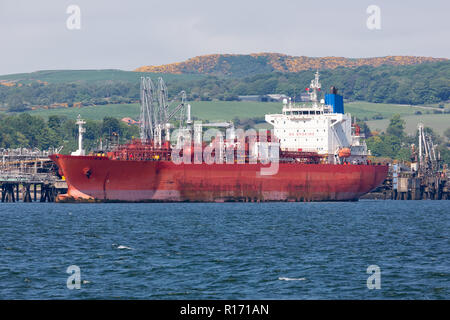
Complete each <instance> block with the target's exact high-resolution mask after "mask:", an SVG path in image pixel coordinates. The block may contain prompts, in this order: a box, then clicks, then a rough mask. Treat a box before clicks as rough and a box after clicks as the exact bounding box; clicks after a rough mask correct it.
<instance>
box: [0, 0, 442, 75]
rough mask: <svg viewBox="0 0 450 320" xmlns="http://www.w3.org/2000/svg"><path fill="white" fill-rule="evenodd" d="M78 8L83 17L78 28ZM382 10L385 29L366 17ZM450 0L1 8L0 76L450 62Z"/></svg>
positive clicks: (4, 2)
mask: <svg viewBox="0 0 450 320" xmlns="http://www.w3.org/2000/svg"><path fill="white" fill-rule="evenodd" d="M70 5H76V6H78V8H79V9H80V19H79V21H80V25H79V27H80V28H79V29H76V28H75V29H69V28H68V27H67V20H69V22H71V23H72V24H70V25H71V26H72V27H73V25H74V24H73V22H74V21H75V22H76V20H74V19H72V18H71V16H72V13H67V9H68V7H69V6H70ZM370 5H376V6H378V7H379V9H380V29H372V30H371V29H369V28H368V27H367V23H366V22H367V20H368V19H369V18H370V16H371V15H372V14H369V13H367V12H366V10H367V8H368V7H369V6H370ZM449 11H450V1H448V0H427V1H423V0H368V1H367V0H340V1H336V0H321V1H303V0H276V1H274V0H272V1H266V0H257V1H254V0H221V1H217V0H158V1H154V0H126V1H125V0H121V1H119V0H70V1H67V0H39V1H33V0H28V1H24V0H0V45H1V46H0V57H1V59H0V74H11V73H21V72H33V71H38V70H56V69H122V70H133V69H135V68H138V67H140V66H143V65H160V64H167V63H173V62H180V61H184V60H186V59H188V58H191V57H194V56H199V55H203V54H213V53H235V54H248V53H258V52H277V53H284V54H288V55H294V56H312V57H324V56H342V57H351V58H359V57H379V56H387V55H414V56H427V57H439V58H450V41H449V34H450V19H449V18H448V13H449Z"/></svg>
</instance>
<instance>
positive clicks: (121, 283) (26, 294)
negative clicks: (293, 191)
mask: <svg viewBox="0 0 450 320" xmlns="http://www.w3.org/2000/svg"><path fill="white" fill-rule="evenodd" d="M0 219H1V220H0V221H1V222H0V298H1V299H54V298H57V299H61V298H62V299H85V298H88V299H110V298H111V299H116V298H117V299H130V298H131V299H373V298H378V299H449V298H450V202H449V201H360V202H351V203H263V204H257V203H238V204H234V203H225V204H46V203H44V204H41V203H38V204H22V203H18V204H6V203H5V204H0ZM70 265H77V266H79V268H80V270H81V280H82V283H81V289H79V290H76V289H74V290H69V289H68V288H67V286H66V282H67V278H68V277H69V274H67V273H66V270H67V267H68V266H70ZM369 265H378V266H379V267H380V269H381V276H380V279H381V289H379V290H376V289H374V290H369V289H368V288H367V285H366V283H367V278H368V277H369V276H370V275H369V274H367V272H366V271H367V267H368V266H369Z"/></svg>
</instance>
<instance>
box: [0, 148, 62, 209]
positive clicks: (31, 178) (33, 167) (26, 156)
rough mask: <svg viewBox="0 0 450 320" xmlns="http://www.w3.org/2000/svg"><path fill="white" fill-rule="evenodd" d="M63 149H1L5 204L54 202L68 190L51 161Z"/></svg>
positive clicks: (2, 196) (1, 179) (0, 177)
mask: <svg viewBox="0 0 450 320" xmlns="http://www.w3.org/2000/svg"><path fill="white" fill-rule="evenodd" d="M61 149H62V148H51V149H49V150H46V151H42V150H38V149H26V148H18V149H0V159H1V160H0V161H1V162H0V187H1V202H17V201H20V200H22V201H23V202H32V201H39V202H54V201H55V198H56V196H57V195H58V193H62V192H65V191H66V190H67V184H66V182H65V181H64V180H63V179H61V178H60V177H58V175H57V174H56V172H57V168H56V166H55V165H54V164H53V162H52V161H51V160H50V158H49V156H50V155H51V154H53V153H59V152H60V151H61Z"/></svg>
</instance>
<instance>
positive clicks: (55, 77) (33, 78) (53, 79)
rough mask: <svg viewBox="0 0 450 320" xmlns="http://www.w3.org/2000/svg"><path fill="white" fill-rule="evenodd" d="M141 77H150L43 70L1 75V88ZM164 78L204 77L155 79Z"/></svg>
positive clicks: (104, 71)
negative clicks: (19, 84)
mask: <svg viewBox="0 0 450 320" xmlns="http://www.w3.org/2000/svg"><path fill="white" fill-rule="evenodd" d="M141 76H148V74H147V73H139V72H134V71H124V70H115V69H100V70H42V71H35V72H30V73H15V74H7V75H0V86H1V85H6V86H11V85H9V84H18V83H22V84H28V83H33V82H41V83H76V82H89V83H92V82H104V81H110V82H111V81H113V82H117V81H125V82H138V81H139V78H140V77H141ZM159 76H164V79H165V80H169V81H170V80H174V79H177V80H192V79H201V78H202V75H182V74H174V75H171V74H155V75H154V77H159Z"/></svg>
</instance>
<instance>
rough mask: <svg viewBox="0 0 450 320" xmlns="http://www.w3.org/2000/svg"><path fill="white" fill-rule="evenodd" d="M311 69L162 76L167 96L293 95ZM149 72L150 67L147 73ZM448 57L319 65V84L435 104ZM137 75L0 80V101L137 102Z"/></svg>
mask: <svg viewBox="0 0 450 320" xmlns="http://www.w3.org/2000/svg"><path fill="white" fill-rule="evenodd" d="M314 72H315V71H314V70H307V71H301V72H297V73H280V72H271V73H266V74H259V75H254V76H249V77H240V78H236V77H225V76H221V77H218V76H205V77H203V78H200V79H198V78H192V79H186V78H179V79H177V78H173V79H171V80H170V81H167V86H168V89H169V97H171V96H175V95H176V94H178V93H179V92H180V91H181V90H185V91H186V93H187V98H188V100H190V101H194V100H204V101H208V100H224V101H231V100H238V96H239V95H265V94H271V93H280V94H286V95H288V96H291V97H294V96H298V95H300V94H301V93H303V92H305V88H306V87H308V86H309V83H310V81H311V79H313V77H314ZM148 75H149V76H150V77H151V76H152V74H151V73H149V74H148ZM449 78H450V61H442V62H430V63H422V64H419V65H409V66H392V65H383V66H379V67H372V66H361V67H357V68H344V67H339V68H336V69H328V70H323V71H321V82H322V86H323V90H325V91H328V88H329V87H331V86H332V85H333V86H335V87H337V88H338V89H339V92H340V93H341V94H342V95H343V96H344V98H345V99H347V100H349V101H355V100H362V101H368V102H376V103H398V104H412V105H418V104H436V103H437V104H440V103H444V102H446V101H448V100H449V99H450V86H449V85H448V79H449ZM139 85H140V84H139V77H138V76H136V81H134V82H129V81H111V80H108V81H106V80H105V81H97V82H94V83H91V82H83V81H79V82H72V83H50V84H44V83H39V82H32V83H28V84H24V85H22V86H15V87H6V86H0V106H1V105H2V106H3V107H4V108H7V109H8V110H9V111H12V112H22V111H25V110H27V109H29V108H30V107H31V106H49V105H51V104H54V103H67V105H68V106H69V107H70V106H72V105H73V104H74V103H80V102H81V103H82V104H83V105H98V104H109V103H131V102H138V101H139V99H140V94H139Z"/></svg>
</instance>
